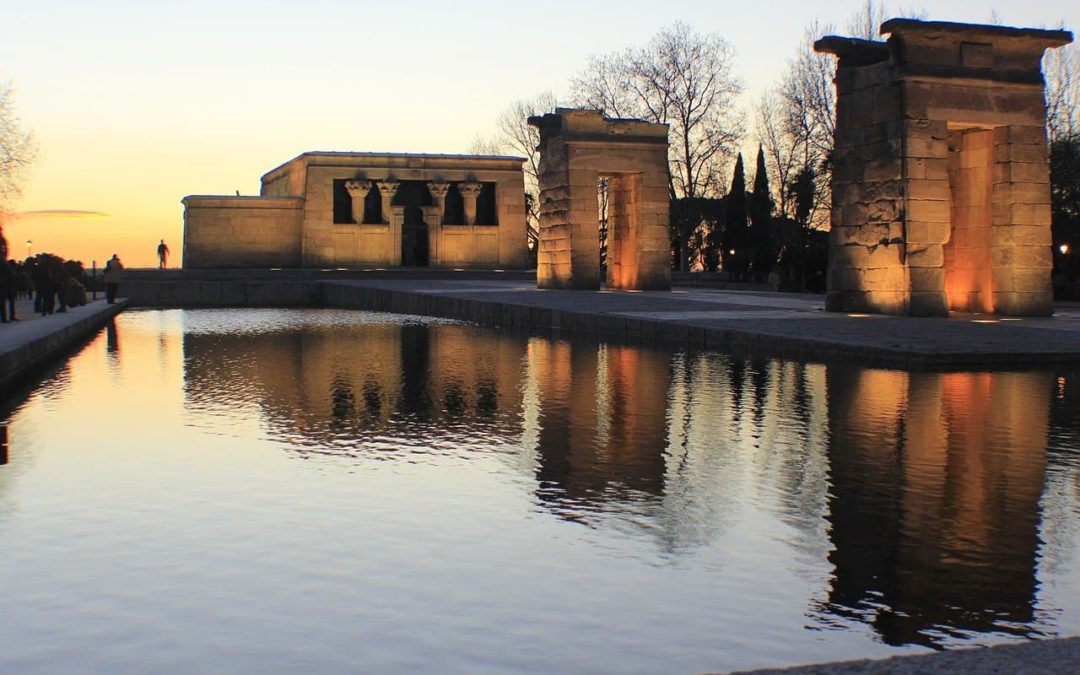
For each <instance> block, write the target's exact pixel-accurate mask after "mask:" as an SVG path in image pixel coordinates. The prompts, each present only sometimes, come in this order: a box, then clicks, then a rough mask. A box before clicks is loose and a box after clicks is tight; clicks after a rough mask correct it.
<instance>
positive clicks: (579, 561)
mask: <svg viewBox="0 0 1080 675" xmlns="http://www.w3.org/2000/svg"><path fill="white" fill-rule="evenodd" d="M0 423H2V426H0V442H3V439H5V438H6V445H3V446H0V462H2V465H0V597H2V598H3V611H2V612H0V634H2V635H3V636H4V648H3V649H2V650H0V671H2V672H18V673H23V674H25V673H54V672H58V671H79V672H109V673H145V672H156V673H161V672H185V673H186V672H222V673H230V672H305V673H306V672H319V673H327V672H400V671H405V670H409V671H435V672H458V673H485V672H506V671H523V672H545V673H546V672H620V673H622V672H642V673H693V672H704V671H725V670H730V669H739V668H751V667H766V666H780V665H790V664H797V663H809V662H818V661H825V660H834V659H846V658H857V657H871V656H888V655H892V654H898V653H915V652H922V651H926V650H927V649H930V648H948V647H955V646H961V645H973V644H991V643H998V642H1003V641H1010V640H1021V639H1025V638H1029V637H1052V636H1058V635H1061V636H1065V635H1076V634H1080V559H1078V556H1080V373H1078V372H1075V371H1068V370H1059V371H1053V370H1047V371H1029V372H995V373H948V374H936V373H905V372H899V371H888V370H872V369H860V368H856V367H853V366H825V365H819V364H803V363H797V362H790V361H780V360H742V359H738V358H733V357H731V356H728V355H725V354H720V353H714V352H679V351H662V350H652V349H643V348H632V347H626V346H619V345H615V344H604V343H598V342H596V341H591V340H586V339H580V340H578V339H574V340H569V341H560V340H551V339H546V338H540V337H531V338H530V337H523V336H520V335H512V334H506V333H500V332H497V331H494V330H491V329H488V328H482V327H476V326H470V325H465V324H458V323H454V322H447V321H438V320H432V319H420V318H416V317H401V316H393V315H386V314H369V313H360V312H342V311H333V310H325V311H323V310H250V311H245V310H221V311H218V310H205V311H163V312H128V313H125V314H123V315H121V316H120V317H118V319H117V320H116V322H115V325H113V326H110V327H109V329H108V330H106V331H103V332H102V333H101V334H100V335H99V336H98V337H97V338H95V339H94V340H93V341H92V342H91V343H90V344H89V345H88V346H87V347H86V348H85V349H83V350H82V351H81V352H80V353H79V354H77V355H76V356H74V357H73V358H72V359H71V360H70V361H69V362H68V363H67V364H65V365H64V366H63V367H62V368H60V369H59V370H58V371H57V372H56V373H55V374H54V375H53V376H52V377H50V379H48V380H47V381H46V382H45V383H44V384H42V385H41V386H40V387H38V388H37V389H36V390H35V391H34V392H33V393H32V394H31V395H30V396H29V397H28V398H27V399H26V400H24V401H11V402H9V404H8V407H7V408H5V409H4V412H3V413H0Z"/></svg>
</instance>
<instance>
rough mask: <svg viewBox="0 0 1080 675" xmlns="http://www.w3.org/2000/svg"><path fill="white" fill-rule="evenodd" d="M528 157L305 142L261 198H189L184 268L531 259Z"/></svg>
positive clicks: (448, 264) (265, 181)
mask: <svg viewBox="0 0 1080 675" xmlns="http://www.w3.org/2000/svg"><path fill="white" fill-rule="evenodd" d="M524 161H525V160H524V159H523V158H521V157H497V156H470V155H420V154H400V153H398V154H392V153H359V152H306V153H304V154H302V155H300V156H299V157H296V158H294V159H292V160H289V161H288V162H286V163H284V164H282V165H281V166H279V167H277V168H276V169H273V170H272V171H270V172H269V173H267V174H266V175H264V176H263V177H262V189H261V191H260V192H261V193H260V195H259V196H251V197H241V196H235V197H233V196H202V195H193V196H188V197H185V198H184V199H183V200H182V201H183V204H184V267H185V268H186V269H200V268H202V269H205V268H270V267H282V268H286V267H318V268H323V267H378V268H385V267H442V268H487V269H508V268H523V267H526V266H527V265H528V250H527V243H526V230H525V189H524V176H523V173H522V163H523V162H524Z"/></svg>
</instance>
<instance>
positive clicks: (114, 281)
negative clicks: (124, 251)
mask: <svg viewBox="0 0 1080 675" xmlns="http://www.w3.org/2000/svg"><path fill="white" fill-rule="evenodd" d="M123 274H124V265H123V264H122V263H121V262H120V257H119V256H118V255H116V254H115V253H113V257H112V258H109V260H108V261H106V262H105V301H106V302H108V303H109V304H110V305H111V304H113V303H115V302H116V292H117V291H118V290H119V289H120V279H121V278H122V277H123Z"/></svg>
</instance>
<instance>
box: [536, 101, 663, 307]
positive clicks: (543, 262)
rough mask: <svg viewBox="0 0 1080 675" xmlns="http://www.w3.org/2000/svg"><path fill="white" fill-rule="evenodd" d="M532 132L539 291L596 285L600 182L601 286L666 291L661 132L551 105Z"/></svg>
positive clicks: (635, 122) (650, 126) (647, 125)
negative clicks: (603, 202)
mask: <svg viewBox="0 0 1080 675" xmlns="http://www.w3.org/2000/svg"><path fill="white" fill-rule="evenodd" d="M529 124H531V125H533V126H535V127H537V128H538V129H539V130H540V147H539V150H540V176H539V182H540V249H539V251H538V256H537V274H536V282H537V285H538V286H539V287H540V288H576V289H591V290H595V289H597V288H599V287H600V282H601V278H600V276H601V275H600V238H599V205H598V203H597V189H598V184H599V181H600V179H601V178H607V179H609V183H608V186H609V188H608V189H609V208H608V253H607V255H608V259H607V260H608V264H607V277H606V280H605V281H606V283H607V287H608V288H609V289H624V290H667V289H669V288H671V246H670V242H669V239H668V204H669V202H668V195H667V191H668V164H667V152H668V127H667V125H666V124H652V123H649V122H643V121H641V120H619V119H609V118H606V117H604V116H603V114H602V113H601V112H600V111H598V110H573V109H567V108H559V109H557V110H556V111H555V112H554V113H552V114H547V115H543V116H539V117H531V118H529Z"/></svg>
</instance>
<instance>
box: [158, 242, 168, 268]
mask: <svg viewBox="0 0 1080 675" xmlns="http://www.w3.org/2000/svg"><path fill="white" fill-rule="evenodd" d="M157 257H158V269H160V270H163V269H165V264H166V263H167V262H168V258H169V247H168V246H166V245H165V240H164V239H162V240H161V243H160V244H158V247H157Z"/></svg>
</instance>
